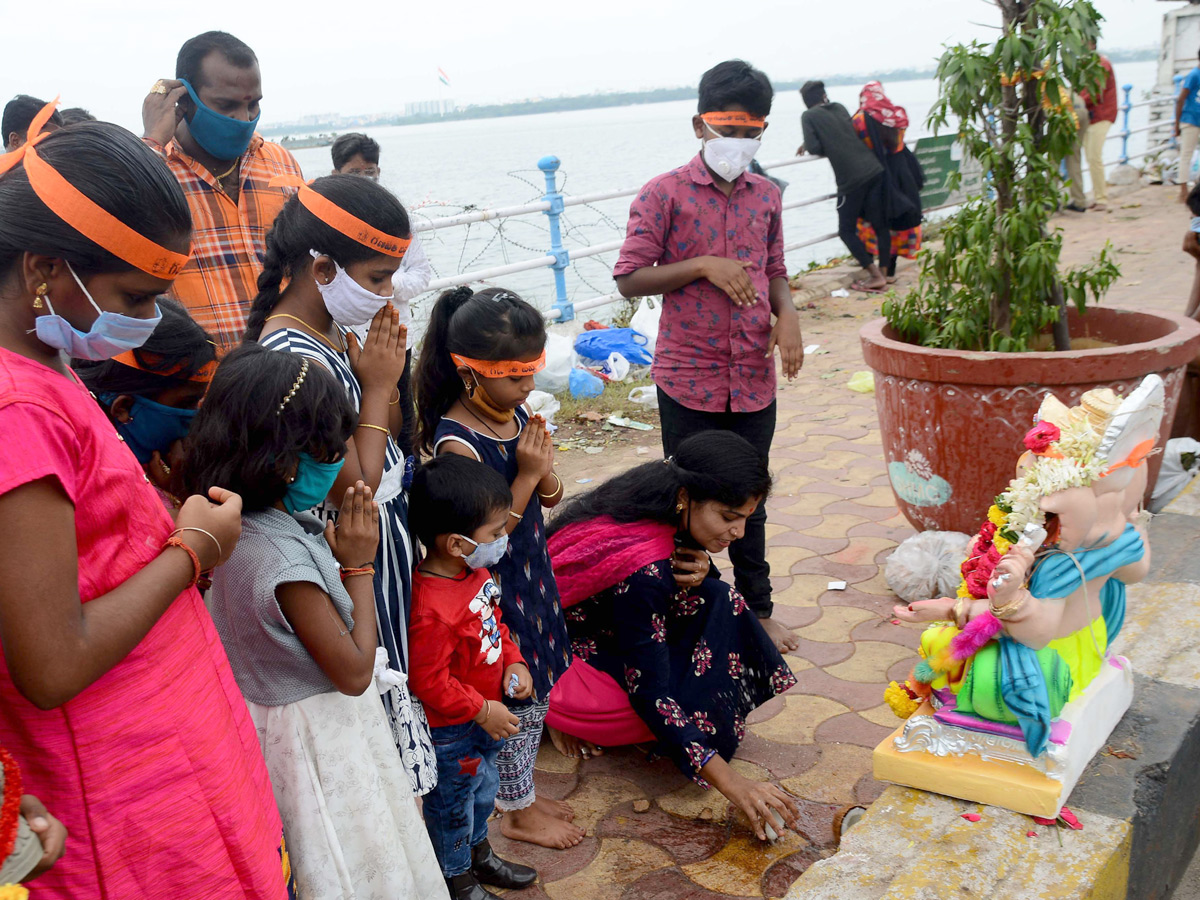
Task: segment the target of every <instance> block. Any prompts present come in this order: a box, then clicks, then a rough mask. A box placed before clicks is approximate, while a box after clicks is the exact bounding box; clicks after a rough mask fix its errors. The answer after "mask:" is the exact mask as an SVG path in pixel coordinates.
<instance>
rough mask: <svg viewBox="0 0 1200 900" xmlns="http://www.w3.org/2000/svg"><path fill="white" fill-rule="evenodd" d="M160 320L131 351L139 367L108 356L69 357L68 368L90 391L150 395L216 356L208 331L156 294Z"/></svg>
mask: <svg viewBox="0 0 1200 900" xmlns="http://www.w3.org/2000/svg"><path fill="white" fill-rule="evenodd" d="M158 308H159V311H161V312H162V321H161V322H159V323H158V327H157V328H155V329H154V333H153V334H151V335H150V337H149V339H148V340H147V341H146V343H144V344H142V346H140V347H138V348H137V349H136V350H134V351H133V357H134V359H136V360H137V362H138V365H139V366H141V368H140V369H135V368H134V367H133V366H127V365H124V364H123V363H119V362H114V361H113V360H111V359H104V360H100V361H99V362H91V361H89V360H84V359H74V360H71V368H72V369H74V370H75V373H76V374H77V375H78V376H79V379H80V381H82V382H83V383H84V384H85V385H87V389H88V390H89V391H91V392H92V393H96V394H98V393H100V392H102V391H108V392H110V393H114V394H129V395H130V396H134V397H148V398H151V399H153V398H154V397H155V396H157V395H158V394H161V393H162V392H163V391H165V390H167V389H169V388H173V387H179V386H180V385H184V384H187V383H188V382H189V381H190V380H191V378H192V376H193V375H195V374H196V373H197V372H199V371H200V370H201V369H203V368H204V367H205V366H206V365H208V364H209V363H211V362H212V361H213V360H215V359H216V358H217V348H216V346H215V345H214V344H213V340H212V337H211V335H209V333H208V332H207V331H205V330H204V329H203V328H201V327H200V326H199V325H198V324H197V323H196V321H195V320H194V319H193V318H192V317H191V316H189V315H188V313H187V310H185V309H184V308H183V307H182V306H180V305H179V304H178V303H176V302H175V301H174V300H168V299H167V298H166V297H159V298H158ZM168 373H169V374H168Z"/></svg>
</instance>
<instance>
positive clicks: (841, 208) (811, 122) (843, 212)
mask: <svg viewBox="0 0 1200 900" xmlns="http://www.w3.org/2000/svg"><path fill="white" fill-rule="evenodd" d="M800 96H801V97H803V98H804V105H805V106H807V107H808V109H807V110H805V112H804V114H803V115H802V116H801V117H800V127H801V128H802V129H803V131H804V143H803V144H801V145H800V149H799V150H797V151H796V155H797V156H802V155H804V154H805V153H811V154H813V155H814V156H824V157H825V158H826V159H828V160H829V164H830V165H831V166H833V177H834V178H835V179H836V180H837V193H838V196H837V205H838V206H837V208H838V237H840V238H841V239H842V243H844V244H845V245H846V249H847V250H849V251H850V255H851V256H853V257H854V259H855V260H856V261H857V262H858V264H859V265H860V266H862V267H863V268H864V269H866V270H867V278H866V279H865V280H861V281H856V282H854V283H853V284H852V285H850V288H851V290H855V291H867V292H870V293H875V294H879V293H883V292H884V291H885V290H887V277H886V276H885V275H884V272H885V271H886V269H887V265H888V256H889V254H890V253H891V247H892V233H891V228H890V226H889V225H888V218H887V204H886V203H885V202H884V190H883V188H884V184H883V179H884V172H883V165H882V164H881V163H880V162H879V160H878V159H877V158H876V156H875V153H874V152H873V151H872V150H871V149H870V148H869V147H868V146H867V145H866V144H864V143H863V142H862V139H861V138H859V136H858V132H856V131H855V130H854V123H853V122H852V121H851V119H850V113H848V112H846V107H844V106H842V104H840V103H831V102H830V100H829V96H828V95H827V94H826V93H825V82H823V81H808V82H805V84H804V86H803V87H801V88H800ZM860 218H862V219H866V220H867V221H868V222H870V223H871V227H872V228H874V229H875V242H876V245H877V247H878V249H879V263H878V265H877V264H876V263H875V257H873V256H872V255H871V254H870V253H868V252H867V247H866V245H865V244H864V243H863V242H862V239H861V238H859V236H858V220H859V219H860Z"/></svg>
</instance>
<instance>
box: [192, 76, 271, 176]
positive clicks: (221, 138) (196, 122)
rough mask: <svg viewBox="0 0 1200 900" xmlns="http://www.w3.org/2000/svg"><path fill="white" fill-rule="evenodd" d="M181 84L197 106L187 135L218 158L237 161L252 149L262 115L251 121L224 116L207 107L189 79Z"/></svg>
mask: <svg viewBox="0 0 1200 900" xmlns="http://www.w3.org/2000/svg"><path fill="white" fill-rule="evenodd" d="M180 81H181V82H182V83H183V86H184V87H185V88H187V92H188V96H189V97H191V98H192V103H194V104H195V105H196V114H195V115H194V116H192V118H191V120H190V121H189V122H188V132H190V133H191V135H192V137H194V138H195V139H196V143H197V144H199V145H200V146H201V147H202V148H203V149H204V151H205V152H206V153H211V154H212V155H213V156H214V157H215V158H217V159H222V160H230V159H238V158H239V157H240V156H241V155H242V154H243V153H245V152H246V148H247V147H249V146H250V139H251V138H252V137H254V129H255V127H256V126H257V125H258V120H259V119H260V118H262V113H259V114H258V115H257V116H255V117H254V118H253V119H252V120H251V121H249V122H246V121H243V120H242V119H234V118H231V117H229V116H223V115H221V114H220V113H219V112H217V111H216V110H214V109H210V108H209V107H207V106H205V105H204V104H203V103H202V102H201V100H200V96H199V95H198V94H197V93H196V89H195V88H193V87H192V86H191V84H189V83H188V81H187V80H186V79H180Z"/></svg>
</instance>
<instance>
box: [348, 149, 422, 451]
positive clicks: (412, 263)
mask: <svg viewBox="0 0 1200 900" xmlns="http://www.w3.org/2000/svg"><path fill="white" fill-rule="evenodd" d="M331 153H332V155H333V174H334V175H361V176H362V177H364V178H370V179H371V180H372V181H378V180H379V175H380V173H381V172H382V169H381V168H380V166H379V142H378V141H376V140H375V139H374V138H370V137H367V135H365V134H359V133H357V132H350V133H347V134H343V135H342V136H341V137H339V138H338V139H337V140H336V141H334V142H333V147H332V148H331ZM432 278H433V266H431V265H430V264H429V257H428V256H426V255H425V248H424V247H423V246H422V245H421V240H420V238H418V237H417V236H416V235H415V234H414V235H413V236H412V243H411V244H409V245H408V250H407V251H406V252H405V254H404V259H403V260H401V262H400V268H399V269H397V270H396V274H395V275H393V276H392V287H393V288H394V290H395V293H394V294H393V295H392V303H393V304H394V305H395V307H396V309H397V310H398V311H399V313H400V324H402V325H404V326H406V327H407V328H408V329H409V337H408V352H407V355H406V357H405V361H404V374H403V375H402V376H401V377H400V383H399V384H398V385H397V386H396V387H397V389H398V390H399V392H400V395H399V399H398V400H397V401H396V402H398V403H401V404H403V406H404V427H403V429H402V430H401V432H400V437H399V438H397V440H396V443H397V444H399V445H400V451H401V452H402V453H403V454H404V455H405V456H406V457H407V456H412V452H413V422H414V416H413V415H412V410H413V399H412V310H411V308H410V306H409V301H410V300H412V299H413V298H414V297H416V296H417V295H419V294H423V293H425V291H426V289H427V288H428V287H429V282H430V280H431V279H432ZM358 337H359V340H362V339H363V338H365V337H366V328H365V327H364V328H363V329H362V333H361V334H359V336H358Z"/></svg>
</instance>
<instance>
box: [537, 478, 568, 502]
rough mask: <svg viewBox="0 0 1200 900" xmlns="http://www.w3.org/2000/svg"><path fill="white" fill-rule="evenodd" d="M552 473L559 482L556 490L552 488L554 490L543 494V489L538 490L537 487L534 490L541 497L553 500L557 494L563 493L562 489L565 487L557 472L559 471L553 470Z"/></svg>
mask: <svg viewBox="0 0 1200 900" xmlns="http://www.w3.org/2000/svg"><path fill="white" fill-rule="evenodd" d="M550 475H551V476H552V477H553V478H554V480H555V482H557V484H558V487H556V488H555V489H554V490H552V491H551V492H550V493H548V494H543V493H542V492H541V491H538V490H536V489H535V491H534V492H535V493H536V494H537V495H538V496H539V497H541V498H542V499H543V500H553V499H554V498H555V497H557V496H558V495H559V494H560V493H562V489H563V483H562V479H561V478H559V477H558V473H557V472H551V473H550Z"/></svg>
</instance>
